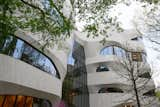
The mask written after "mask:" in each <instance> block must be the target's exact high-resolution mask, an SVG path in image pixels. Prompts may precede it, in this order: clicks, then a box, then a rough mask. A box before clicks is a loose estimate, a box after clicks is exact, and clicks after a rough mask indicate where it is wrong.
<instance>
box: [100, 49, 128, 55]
mask: <svg viewBox="0 0 160 107" xmlns="http://www.w3.org/2000/svg"><path fill="white" fill-rule="evenodd" d="M100 54H101V55H116V56H120V57H124V56H125V50H124V49H122V48H120V47H117V46H108V47H105V48H103V49H102V50H101V51H100Z"/></svg>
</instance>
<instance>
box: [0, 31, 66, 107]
mask: <svg viewBox="0 0 160 107" xmlns="http://www.w3.org/2000/svg"><path fill="white" fill-rule="evenodd" d="M41 47H42V45H41V43H40V42H38V38H37V36H35V35H31V34H30V33H27V32H23V31H17V32H16V33H15V35H9V36H3V35H0V107H54V106H55V104H56V103H58V102H59V101H60V100H61V96H62V91H61V90H62V81H63V79H64V77H65V73H66V70H67V66H66V65H67V64H66V63H67V62H65V59H66V60H67V54H65V53H64V52H62V51H60V50H59V51H58V50H54V49H49V48H45V49H44V50H41V49H42V48H41Z"/></svg>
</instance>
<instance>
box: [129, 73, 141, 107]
mask: <svg viewBox="0 0 160 107" xmlns="http://www.w3.org/2000/svg"><path fill="white" fill-rule="evenodd" d="M131 76H132V82H133V88H134V92H135V95H136V101H137V106H138V107H141V104H140V100H139V96H138V90H137V85H136V81H135V79H134V76H133V73H131Z"/></svg>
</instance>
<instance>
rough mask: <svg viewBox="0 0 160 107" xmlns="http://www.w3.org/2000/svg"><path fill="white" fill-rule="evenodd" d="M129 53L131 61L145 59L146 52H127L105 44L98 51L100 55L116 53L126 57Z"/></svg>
mask: <svg viewBox="0 0 160 107" xmlns="http://www.w3.org/2000/svg"><path fill="white" fill-rule="evenodd" d="M127 54H131V57H132V60H133V61H144V62H145V61H146V54H145V53H143V52H129V51H126V50H124V49H123V48H120V47H117V46H107V47H105V48H103V49H102V50H101V51H100V55H116V56H119V57H127V56H128V55H127Z"/></svg>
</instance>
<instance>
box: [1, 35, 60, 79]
mask: <svg viewBox="0 0 160 107" xmlns="http://www.w3.org/2000/svg"><path fill="white" fill-rule="evenodd" d="M0 53H1V54H5V55H9V56H12V57H14V58H16V59H20V60H22V61H24V62H26V63H28V64H31V65H33V66H34V67H36V68H39V69H41V70H43V71H45V72H47V73H49V74H51V75H53V76H55V77H57V78H60V75H59V73H58V71H57V69H56V67H55V65H54V63H52V61H51V60H50V59H49V58H48V57H47V56H46V55H44V54H43V53H42V52H40V51H38V50H37V49H35V48H33V47H32V46H31V45H30V44H28V43H27V42H25V41H23V40H21V39H18V38H16V37H15V36H5V37H3V36H0Z"/></svg>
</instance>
